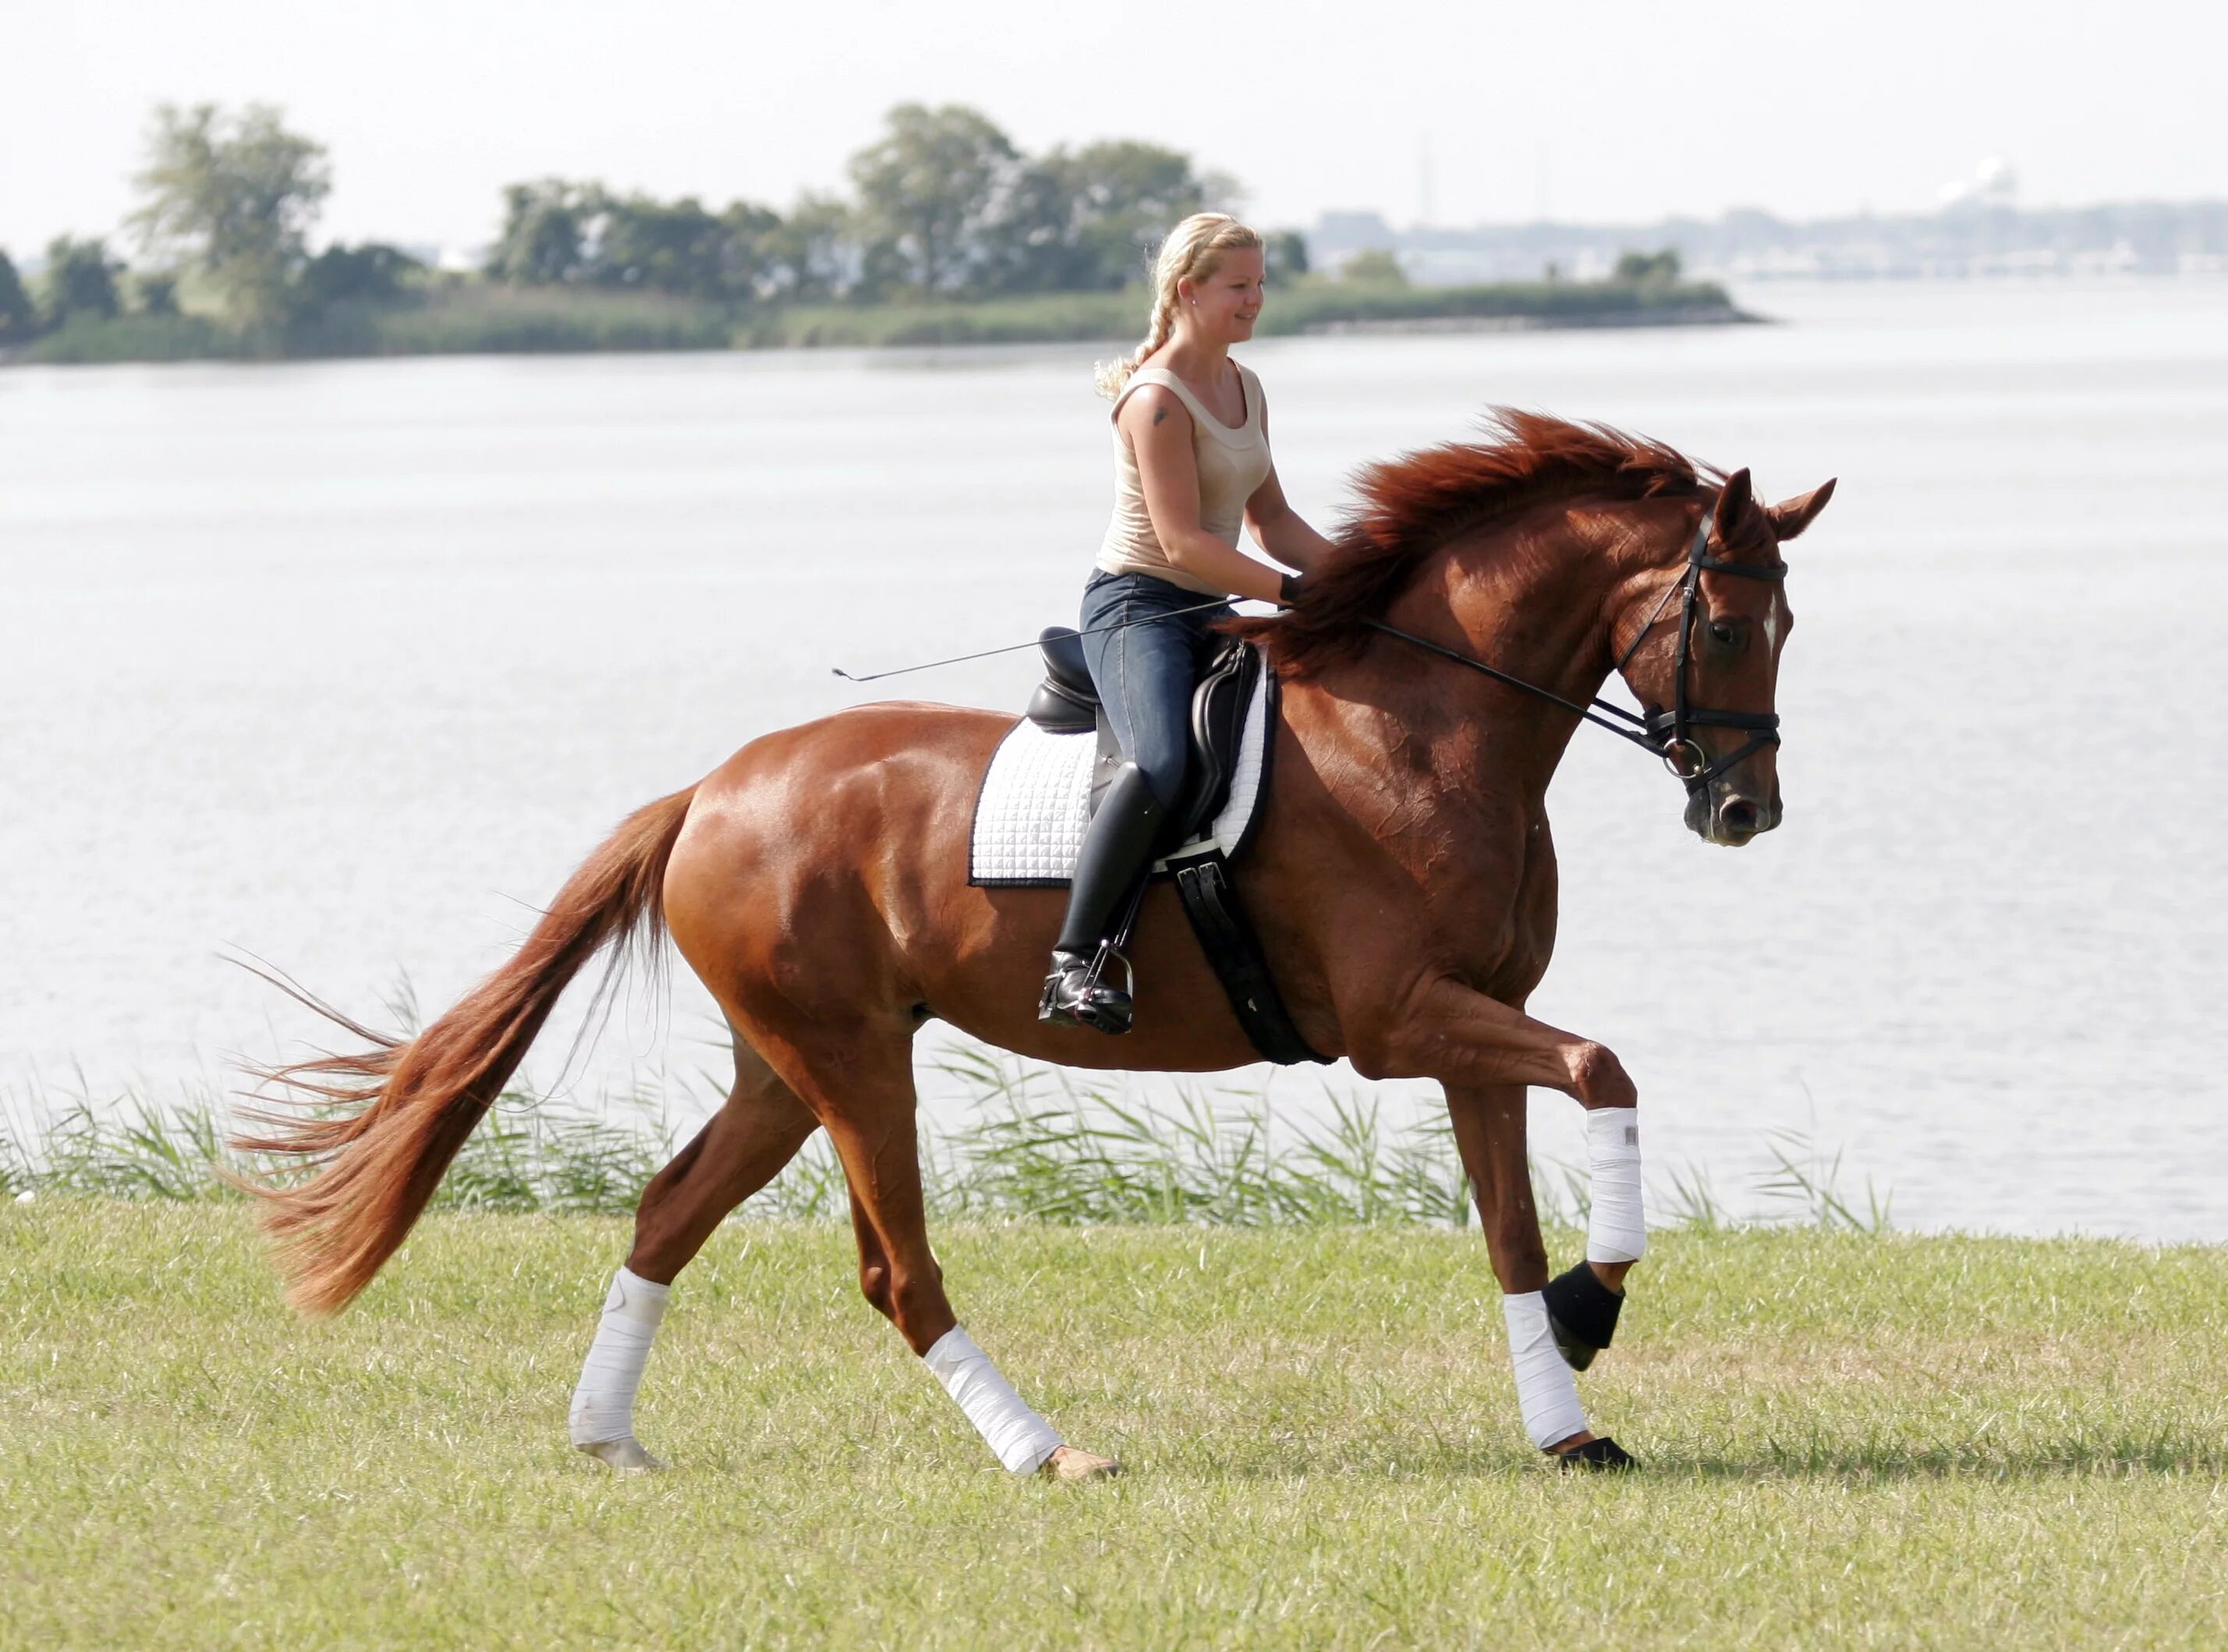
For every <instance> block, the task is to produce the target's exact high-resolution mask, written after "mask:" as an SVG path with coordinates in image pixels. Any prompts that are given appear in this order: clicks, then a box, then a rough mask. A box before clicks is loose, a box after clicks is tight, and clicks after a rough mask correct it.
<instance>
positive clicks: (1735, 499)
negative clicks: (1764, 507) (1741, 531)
mask: <svg viewBox="0 0 2228 1652" xmlns="http://www.w3.org/2000/svg"><path fill="white" fill-rule="evenodd" d="M1755 502H1756V496H1755V494H1754V493H1753V492H1752V491H1751V488H1750V487H1749V481H1748V472H1747V471H1746V470H1745V469H1742V470H1736V471H1734V472H1733V474H1732V475H1730V476H1727V477H1726V478H1725V486H1724V487H1723V488H1720V489H1719V491H1718V508H1717V519H1718V539H1719V543H1720V544H1723V543H1725V542H1726V541H1728V540H1730V539H1732V536H1733V532H1734V529H1735V527H1736V526H1738V523H1739V521H1740V520H1741V518H1742V517H1744V516H1745V515H1747V514H1748V508H1749V507H1750V506H1751V505H1752V504H1754V503H1755Z"/></svg>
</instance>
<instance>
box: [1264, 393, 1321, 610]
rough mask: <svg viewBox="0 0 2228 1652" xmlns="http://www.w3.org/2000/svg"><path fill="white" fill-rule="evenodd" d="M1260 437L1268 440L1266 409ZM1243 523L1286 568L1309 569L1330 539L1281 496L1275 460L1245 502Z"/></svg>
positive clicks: (1282, 491) (1311, 568) (1282, 485)
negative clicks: (1313, 526) (1309, 523)
mask: <svg viewBox="0 0 2228 1652" xmlns="http://www.w3.org/2000/svg"><path fill="white" fill-rule="evenodd" d="M1261 439H1262V440H1263V441H1264V442H1265V441H1267V440H1268V439H1269V410H1268V409H1267V408H1266V407H1264V408H1263V409H1262V410H1261ZM1245 526H1247V527H1248V528H1250V529H1251V530H1252V534H1253V541H1254V543H1255V544H1257V545H1259V546H1260V547H1261V548H1262V549H1263V550H1264V551H1266V552H1268V553H1269V554H1270V555H1271V556H1272V557H1274V558H1276V559H1277V561H1279V562H1281V563H1283V564H1284V565H1285V566H1286V567H1287V568H1297V569H1298V570H1299V571H1301V572H1302V573H1303V574H1304V573H1309V572H1312V571H1314V569H1315V566H1316V563H1317V561H1318V560H1320V559H1321V558H1322V557H1323V556H1325V555H1326V554H1328V552H1329V550H1330V548H1331V545H1330V541H1329V540H1328V539H1325V538H1323V536H1322V534H1320V533H1316V531H1315V529H1314V528H1312V527H1310V526H1308V522H1307V520H1306V519H1305V518H1304V517H1303V516H1302V515H1301V514H1300V513H1299V512H1297V511H1296V510H1294V509H1293V508H1292V507H1291V505H1290V502H1289V501H1287V500H1286V499H1285V498H1284V483H1283V482H1279V481H1278V480H1277V462H1276V461H1275V460H1274V459H1271V461H1270V462H1269V475H1268V476H1267V478H1266V479H1265V480H1264V481H1263V482H1262V483H1261V485H1260V486H1259V487H1258V488H1255V489H1254V490H1253V496H1252V498H1251V499H1249V500H1247V501H1245Z"/></svg>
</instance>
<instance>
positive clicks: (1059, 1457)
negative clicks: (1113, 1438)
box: [1037, 1445, 1122, 1481]
mask: <svg viewBox="0 0 2228 1652" xmlns="http://www.w3.org/2000/svg"><path fill="white" fill-rule="evenodd" d="M1037 1472H1038V1473H1039V1474H1040V1475H1042V1476H1043V1477H1045V1478H1046V1479H1047V1480H1070V1481H1073V1480H1111V1479H1112V1478H1113V1477H1115V1476H1116V1475H1117V1474H1119V1473H1121V1472H1122V1465H1121V1464H1119V1463H1117V1462H1116V1461H1115V1460H1114V1459H1113V1458H1112V1457H1100V1456H1099V1455H1098V1453H1097V1452H1095V1451H1084V1450H1082V1449H1081V1448H1080V1447H1078V1446H1073V1445H1063V1446H1060V1448H1058V1449H1057V1450H1056V1451H1053V1454H1052V1455H1051V1456H1050V1457H1047V1458H1046V1459H1045V1460H1044V1465H1043V1466H1042V1467H1041V1468H1040V1469H1038V1470H1037Z"/></svg>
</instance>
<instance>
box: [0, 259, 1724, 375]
mask: <svg viewBox="0 0 2228 1652" xmlns="http://www.w3.org/2000/svg"><path fill="white" fill-rule="evenodd" d="M1143 303H1144V301H1143V298H1142V297H1140V296H1139V295H1138V294H1136V293H1134V292H1094V293H1047V294H1039V295H1030V296H1021V297H1003V298H993V299H984V300H981V301H979V302H972V303H960V302H951V303H886V304H849V303H846V304H819V305H804V304H799V305H779V306H774V307H771V308H756V309H745V310H738V309H731V308H728V307H727V306H724V305H720V304H714V303H698V302H695V301H692V300H688V299H685V298H674V297H663V296H661V295H658V294H655V293H637V292H615V291H611V290H603V289H591V288H559V287H508V286H502V285H497V284H491V283H489V282H484V281H480V280H456V279H445V280H441V281H439V282H437V283H434V284H430V285H428V286H426V287H425V288H424V289H422V290H419V291H418V292H416V293H415V294H413V296H412V298H411V300H410V302H407V303H400V304H396V305H391V306H385V307H378V308H367V307H362V306H353V305H344V306H340V307H337V308H336V309H333V310H331V311H330V312H328V313H327V314H325V315H323V316H319V317H317V319H316V320H315V321H314V322H304V323H302V324H301V325H298V326H297V327H296V328H293V329H291V331H289V332H287V333H285V335H265V336H252V335H244V334H240V333H238V332H235V331H228V330H227V329H226V328H222V327H221V326H219V325H217V324H216V323H214V322H211V321H208V320H207V319H205V318H203V317H201V316H121V317H118V318H117V319H115V320H112V321H101V320H98V319H96V318H93V317H90V316H80V317H78V318H77V319H75V320H74V321H73V322H71V323H70V324H69V325H68V326H67V327H65V328H62V329H61V330H60V331H58V332H55V333H52V334H49V335H48V336H46V337H44V338H42V339H40V340H38V341H35V342H34V343H33V344H31V345H29V347H27V348H24V349H22V350H20V351H18V352H17V353H16V359H20V360H28V361H39V362H49V363H71V362H74V363H86V362H100V361H149V360H156V361H160V360H192V359H226V358H232V359H275V358H287V357H311V358H315V357H333V356H385V355H442V354H501V353H507V352H509V353H518V352H533V353H563V352H581V351H596V350H719V349H778V348H893V347H920V346H929V345H964V344H1032V343H1057V342H1063V341H1098V340H1121V339H1128V338H1130V337H1132V336H1133V335H1136V334H1138V333H1141V332H1142V331H1143V327H1144V312H1143ZM1748 319H1751V318H1750V317H1747V316H1743V315H1742V314H1741V313H1740V312H1739V311H1738V310H1737V309H1735V308H1734V307H1733V305H1732V301H1731V300H1730V299H1729V298H1728V297H1727V296H1726V295H1725V291H1724V290H1723V289H1722V288H1719V287H1717V286H1715V285H1713V284H1707V283H1685V284H1676V283H1665V282H1660V281H1651V282H1637V283H1620V282H1613V281H1610V282H1528V283H1509V284H1500V285H1493V286H1473V287H1406V286H1399V285H1392V284H1376V283H1369V282H1339V281H1303V282H1302V283H1300V284H1296V285H1294V286H1292V287H1290V288H1288V289H1284V290H1279V291H1277V293H1276V294H1275V296H1274V297H1273V298H1272V300H1271V303H1270V305H1269V307H1268V308H1267V309H1266V310H1264V312H1263V316H1262V321H1261V327H1260V331H1261V333H1262V334H1263V335H1265V336H1275V335H1280V334H1293V333H1325V332H1339V331H1349V330H1368V329H1386V330H1396V329H1406V328H1476V327H1512V328H1528V327H1590V326H1655V325H1679V324H1687V323H1693V322H1736V321H1744V320H1748Z"/></svg>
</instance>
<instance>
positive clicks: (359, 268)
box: [295, 241, 426, 316]
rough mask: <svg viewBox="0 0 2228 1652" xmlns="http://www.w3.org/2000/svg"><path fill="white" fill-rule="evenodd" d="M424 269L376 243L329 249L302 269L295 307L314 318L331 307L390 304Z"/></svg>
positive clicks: (399, 251) (395, 249)
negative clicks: (416, 273)
mask: <svg viewBox="0 0 2228 1652" xmlns="http://www.w3.org/2000/svg"><path fill="white" fill-rule="evenodd" d="M425 267H426V266H425V265H423V264H421V263H419V261H418V260H417V259H416V258H412V257H411V256H410V255H409V254H408V253H407V252H404V251H402V249H401V248H400V247H396V246H382V245H381V243H379V242H376V241H367V242H365V243H364V244H363V245H362V246H329V247H327V248H326V249H325V250H324V251H323V252H320V253H318V254H317V257H315V258H311V260H310V262H309V263H308V264H307V265H305V266H304V268H303V271H302V279H301V284H300V288H299V290H298V292H297V294H296V303H295V308H296V310H297V312H298V313H299V314H302V315H307V316H315V315H318V314H320V313H322V312H323V311H324V310H327V309H330V308H332V306H333V305H335V304H347V303H355V304H366V305H373V304H391V303H396V302H397V301H398V300H400V298H402V297H403V296H404V295H405V294H406V293H407V290H408V284H409V278H410V277H411V276H412V275H413V273H414V272H415V271H419V270H422V269H424V268H425Z"/></svg>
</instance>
